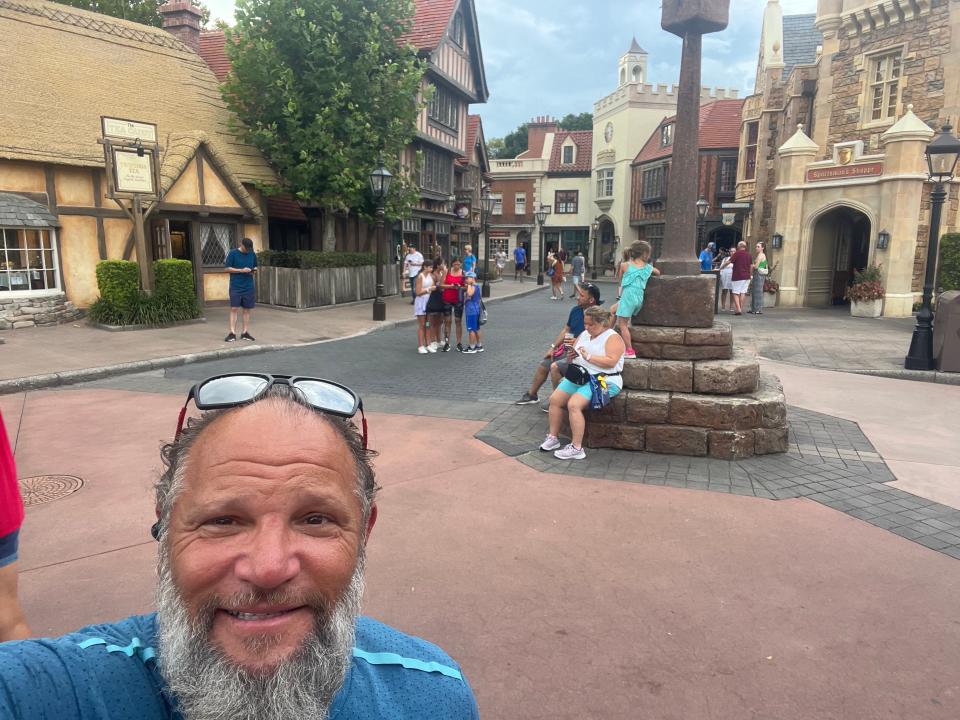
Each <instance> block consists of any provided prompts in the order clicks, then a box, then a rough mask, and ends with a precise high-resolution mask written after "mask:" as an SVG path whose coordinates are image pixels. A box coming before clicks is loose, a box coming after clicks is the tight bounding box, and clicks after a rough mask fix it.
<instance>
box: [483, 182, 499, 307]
mask: <svg viewBox="0 0 960 720" xmlns="http://www.w3.org/2000/svg"><path fill="white" fill-rule="evenodd" d="M496 204H497V199H496V198H495V197H494V196H493V195H491V194H490V186H489V185H486V186H484V188H483V194H482V195H481V196H480V207H482V208H483V245H484V250H483V286H482V287H481V288H480V297H490V216H491V215H492V214H493V208H494V206H495V205H496Z"/></svg>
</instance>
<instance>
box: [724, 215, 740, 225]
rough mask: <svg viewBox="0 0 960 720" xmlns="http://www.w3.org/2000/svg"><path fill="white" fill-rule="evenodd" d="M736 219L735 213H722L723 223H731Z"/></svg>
mask: <svg viewBox="0 0 960 720" xmlns="http://www.w3.org/2000/svg"><path fill="white" fill-rule="evenodd" d="M736 221H737V214H736V213H724V214H723V224H724V225H733V224H734V223H735V222H736Z"/></svg>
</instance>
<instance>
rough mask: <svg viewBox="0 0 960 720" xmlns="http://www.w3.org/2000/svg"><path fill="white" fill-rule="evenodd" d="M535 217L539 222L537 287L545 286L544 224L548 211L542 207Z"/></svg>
mask: <svg viewBox="0 0 960 720" xmlns="http://www.w3.org/2000/svg"><path fill="white" fill-rule="evenodd" d="M533 216H534V217H535V218H536V220H537V245H538V247H539V254H538V255H537V285H543V224H544V223H545V222H546V221H547V209H546V208H545V207H544V206H543V205H541V206H540V209H539V210H537V211H536V212H535V213H534V214H533Z"/></svg>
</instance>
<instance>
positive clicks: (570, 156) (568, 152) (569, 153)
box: [561, 144, 574, 165]
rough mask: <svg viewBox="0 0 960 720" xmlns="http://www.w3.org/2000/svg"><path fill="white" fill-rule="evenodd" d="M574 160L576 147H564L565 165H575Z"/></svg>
mask: <svg viewBox="0 0 960 720" xmlns="http://www.w3.org/2000/svg"><path fill="white" fill-rule="evenodd" d="M573 160H574V147H573V145H572V144H571V145H564V146H563V160H562V161H561V162H563V164H564V165H573Z"/></svg>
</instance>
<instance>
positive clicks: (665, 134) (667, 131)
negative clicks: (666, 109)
mask: <svg viewBox="0 0 960 720" xmlns="http://www.w3.org/2000/svg"><path fill="white" fill-rule="evenodd" d="M668 145H673V123H670V124H669V125H664V126H663V127H661V128H660V147H667V146H668Z"/></svg>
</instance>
